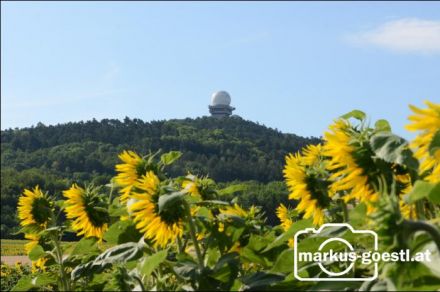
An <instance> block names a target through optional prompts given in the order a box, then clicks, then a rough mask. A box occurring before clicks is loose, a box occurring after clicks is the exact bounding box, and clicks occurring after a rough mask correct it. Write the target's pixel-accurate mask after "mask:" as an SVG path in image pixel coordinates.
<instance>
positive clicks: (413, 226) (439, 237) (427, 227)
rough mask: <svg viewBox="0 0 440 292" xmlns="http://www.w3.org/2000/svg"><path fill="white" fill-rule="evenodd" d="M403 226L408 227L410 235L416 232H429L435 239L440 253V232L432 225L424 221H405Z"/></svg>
mask: <svg viewBox="0 0 440 292" xmlns="http://www.w3.org/2000/svg"><path fill="white" fill-rule="evenodd" d="M403 226H404V227H406V229H407V230H408V231H409V232H410V233H414V232H416V231H425V232H427V233H428V234H429V235H430V236H431V238H432V239H433V241H434V243H435V244H436V245H437V248H438V250H439V251H440V232H439V230H438V229H437V228H436V227H434V226H433V225H431V224H428V223H425V222H423V221H411V220H404V221H403Z"/></svg>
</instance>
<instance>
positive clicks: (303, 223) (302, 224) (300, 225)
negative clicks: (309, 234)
mask: <svg viewBox="0 0 440 292" xmlns="http://www.w3.org/2000/svg"><path fill="white" fill-rule="evenodd" d="M312 226H313V224H312V220H311V219H303V220H300V221H297V222H295V223H293V224H292V226H290V228H289V229H288V230H287V231H286V232H284V233H283V234H281V235H280V236H278V237H277V238H276V239H275V240H274V241H272V242H271V243H270V244H269V245H268V246H267V247H266V248H265V249H264V251H263V252H266V251H269V250H271V249H272V248H274V247H277V246H280V245H282V244H284V243H285V242H287V241H288V240H289V239H290V238H292V239H293V237H294V236H295V233H297V232H298V231H300V230H303V229H306V228H309V227H312Z"/></svg>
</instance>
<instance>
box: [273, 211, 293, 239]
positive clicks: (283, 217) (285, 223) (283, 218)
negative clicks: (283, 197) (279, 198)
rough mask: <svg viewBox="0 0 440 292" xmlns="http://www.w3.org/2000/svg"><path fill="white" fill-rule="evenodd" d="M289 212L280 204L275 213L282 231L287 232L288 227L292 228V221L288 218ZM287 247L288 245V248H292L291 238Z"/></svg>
mask: <svg viewBox="0 0 440 292" xmlns="http://www.w3.org/2000/svg"><path fill="white" fill-rule="evenodd" d="M290 212H291V210H289V209H288V208H287V207H286V206H284V205H283V204H280V205H279V206H278V208H277V211H276V214H277V217H278V219H280V222H281V224H280V225H281V227H282V228H283V230H284V231H287V230H289V228H290V226H292V224H293V221H292V219H291V216H290ZM288 245H289V247H293V245H294V240H293V239H292V238H289V243H288Z"/></svg>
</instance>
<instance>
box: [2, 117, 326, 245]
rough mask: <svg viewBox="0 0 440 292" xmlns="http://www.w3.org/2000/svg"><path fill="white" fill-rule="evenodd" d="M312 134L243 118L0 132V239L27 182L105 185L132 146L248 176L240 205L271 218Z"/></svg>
mask: <svg viewBox="0 0 440 292" xmlns="http://www.w3.org/2000/svg"><path fill="white" fill-rule="evenodd" d="M319 142H320V139H319V138H315V137H308V138H304V137H300V136H297V135H294V134H285V133H281V132H280V131H278V130H276V129H272V128H268V127H265V126H264V125H260V124H258V123H254V122H251V121H246V120H244V119H242V118H240V117H236V116H234V117H230V118H225V119H216V118H212V117H201V118H196V119H182V120H163V121H152V122H145V121H143V120H140V119H130V118H128V117H127V118H125V119H124V120H123V121H120V120H117V119H103V120H101V121H97V120H95V119H94V120H91V121H86V122H82V121H81V122H70V123H66V124H58V125H51V126H45V125H43V124H41V123H39V124H38V125H37V126H35V127H29V128H22V129H7V130H4V131H1V201H2V204H1V211H2V212H1V237H2V238H10V237H13V235H12V233H13V232H14V231H15V230H16V229H17V218H16V205H17V198H18V196H19V195H20V194H21V192H22V190H23V188H30V187H33V186H34V185H36V184H38V185H40V187H41V188H43V189H45V190H48V191H49V192H50V193H51V194H57V195H60V194H61V191H62V190H63V189H65V188H67V187H68V186H70V184H72V183H73V182H80V183H93V184H104V183H107V182H108V181H109V179H110V178H111V177H112V176H114V174H115V171H114V166H115V164H116V163H118V157H117V155H118V153H120V152H121V151H123V150H126V149H131V150H134V151H136V152H138V153H142V154H146V153H148V152H149V151H151V152H156V151H158V150H159V149H161V150H162V151H164V152H166V151H170V150H178V151H181V152H182V153H183V155H182V157H181V158H180V160H179V161H178V162H176V163H175V164H173V165H172V167H171V168H169V169H168V173H169V174H170V175H172V176H179V175H185V174H187V172H188V171H189V172H191V173H194V174H200V175H208V176H209V177H211V178H213V179H214V180H215V181H217V182H219V183H223V184H225V185H227V184H230V183H231V182H233V181H240V182H243V181H247V183H246V184H247V188H246V191H245V192H241V193H240V194H238V196H239V200H240V202H241V203H242V204H243V205H251V204H257V205H260V206H264V209H265V211H266V213H267V215H268V220H269V221H273V220H275V219H274V216H273V215H272V214H269V213H273V210H274V209H273V208H274V207H276V206H277V204H278V203H279V202H281V201H286V200H285V197H286V194H287V190H286V188H285V186H284V184H283V183H281V182H280V181H281V180H282V168H283V164H284V157H285V155H286V154H288V153H291V152H296V151H298V150H299V149H301V148H302V147H303V146H305V145H307V144H311V143H313V144H315V143H319Z"/></svg>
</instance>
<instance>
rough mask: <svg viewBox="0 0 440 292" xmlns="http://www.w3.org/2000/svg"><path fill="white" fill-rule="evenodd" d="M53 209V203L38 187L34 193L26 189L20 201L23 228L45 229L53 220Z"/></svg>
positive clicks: (19, 209)
mask: <svg viewBox="0 0 440 292" xmlns="http://www.w3.org/2000/svg"><path fill="white" fill-rule="evenodd" d="M52 208H53V203H52V202H51V201H50V199H49V198H48V196H47V195H46V194H43V192H42V191H41V190H40V188H39V187H38V186H36V187H35V188H34V189H33V190H32V191H31V190H28V189H25V190H24V192H23V195H22V196H21V197H20V198H19V199H18V218H19V219H20V225H21V226H23V227H25V226H29V225H37V226H38V227H39V228H45V227H46V226H47V223H48V222H49V221H50V220H51V217H52Z"/></svg>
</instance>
